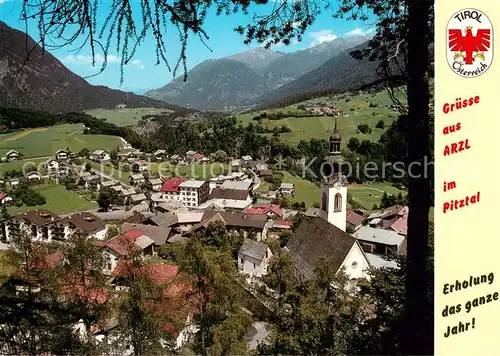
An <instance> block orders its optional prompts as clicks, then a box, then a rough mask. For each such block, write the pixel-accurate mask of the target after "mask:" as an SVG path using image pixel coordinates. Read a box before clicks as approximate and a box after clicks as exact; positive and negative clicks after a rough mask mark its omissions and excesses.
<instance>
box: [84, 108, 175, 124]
mask: <svg viewBox="0 0 500 356" xmlns="http://www.w3.org/2000/svg"><path fill="white" fill-rule="evenodd" d="M171 112H172V110H169V109H157V108H123V109H118V108H117V109H92V110H87V111H86V112H85V113H86V114H88V115H90V116H94V117H96V118H98V119H104V120H106V121H108V122H110V123H112V124H115V125H117V126H133V125H137V122H138V121H139V120H140V119H141V118H142V117H143V116H144V115H158V114H169V113H171Z"/></svg>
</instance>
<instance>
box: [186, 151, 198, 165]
mask: <svg viewBox="0 0 500 356" xmlns="http://www.w3.org/2000/svg"><path fill="white" fill-rule="evenodd" d="M197 153H198V152H196V151H193V150H189V151H187V152H186V154H185V156H186V160H187V161H188V162H191V161H194V155H195V154H197Z"/></svg>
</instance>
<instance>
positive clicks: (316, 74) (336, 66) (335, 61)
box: [255, 44, 380, 105]
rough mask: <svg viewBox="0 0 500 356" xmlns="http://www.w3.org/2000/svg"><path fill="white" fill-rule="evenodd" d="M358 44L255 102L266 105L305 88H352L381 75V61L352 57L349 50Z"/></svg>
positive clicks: (317, 90)
mask: <svg viewBox="0 0 500 356" xmlns="http://www.w3.org/2000/svg"><path fill="white" fill-rule="evenodd" d="M362 46H363V44H361V45H360V46H358V47H355V48H361V47H362ZM355 48H352V49H348V50H345V51H343V52H342V53H340V54H339V55H338V56H336V57H334V58H332V59H330V60H328V61H327V62H326V63H324V64H323V65H321V66H319V67H318V68H316V69H314V70H312V71H310V72H308V73H306V74H305V75H303V76H301V77H299V78H297V79H295V80H293V81H291V82H289V83H288V84H286V85H283V86H282V87H280V88H278V89H276V90H273V91H271V92H269V93H266V94H265V95H262V96H260V97H259V98H257V99H256V100H255V102H256V103H259V104H264V105H266V104H271V103H273V102H276V101H278V100H280V99H284V98H286V97H291V96H295V95H298V94H300V93H305V92H321V91H326V90H331V91H338V92H341V91H347V90H353V89H357V88H360V87H362V86H363V85H367V84H370V83H373V82H375V81H376V80H378V79H380V78H379V77H378V75H377V73H376V69H377V67H378V65H379V62H377V61H374V62H371V61H369V60H368V59H362V60H358V59H354V58H352V56H351V55H350V52H351V51H352V50H354V49H355Z"/></svg>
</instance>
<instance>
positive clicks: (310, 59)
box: [262, 36, 368, 89]
mask: <svg viewBox="0 0 500 356" xmlns="http://www.w3.org/2000/svg"><path fill="white" fill-rule="evenodd" d="M367 39H368V37H361V36H355V37H341V38H337V39H335V40H333V41H330V42H325V43H322V44H320V45H317V46H314V47H312V48H308V49H304V50H300V51H297V52H293V53H288V54H287V55H285V56H281V57H280V58H278V59H276V60H274V61H272V62H271V63H269V65H268V66H266V67H265V68H264V69H263V70H262V76H263V77H264V81H265V83H266V85H267V86H268V87H269V88H270V89H276V88H278V87H280V86H282V85H284V84H287V83H289V82H290V81H292V80H294V79H297V78H299V77H300V76H301V75H304V74H306V73H307V72H310V71H311V70H313V69H316V68H318V67H319V66H320V65H322V64H323V63H325V62H326V61H328V60H329V59H331V58H333V57H335V56H337V55H338V54H339V53H341V52H342V51H344V50H346V49H349V48H352V47H355V46H357V45H359V44H361V43H363V42H365V41H366V40H367Z"/></svg>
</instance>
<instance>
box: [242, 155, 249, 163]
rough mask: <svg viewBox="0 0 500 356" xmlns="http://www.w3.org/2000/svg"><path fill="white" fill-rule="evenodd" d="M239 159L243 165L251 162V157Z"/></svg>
mask: <svg viewBox="0 0 500 356" xmlns="http://www.w3.org/2000/svg"><path fill="white" fill-rule="evenodd" d="M241 159H242V161H243V163H249V162H250V161H252V157H251V156H241Z"/></svg>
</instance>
